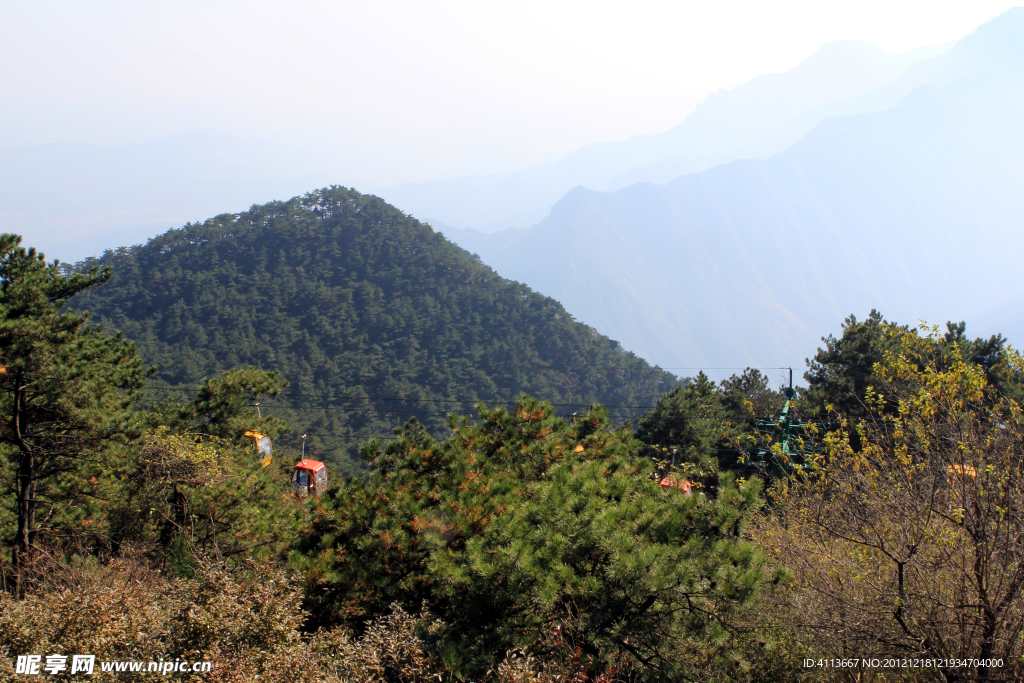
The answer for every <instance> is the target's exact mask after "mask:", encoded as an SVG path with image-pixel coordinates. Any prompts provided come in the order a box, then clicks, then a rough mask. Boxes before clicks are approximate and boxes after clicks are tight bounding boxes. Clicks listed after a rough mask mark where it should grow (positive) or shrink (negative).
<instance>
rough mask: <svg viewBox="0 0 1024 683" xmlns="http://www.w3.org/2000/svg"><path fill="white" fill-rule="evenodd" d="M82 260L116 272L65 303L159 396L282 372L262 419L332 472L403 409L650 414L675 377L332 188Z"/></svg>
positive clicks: (429, 415) (427, 415)
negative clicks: (642, 408) (285, 431)
mask: <svg viewBox="0 0 1024 683" xmlns="http://www.w3.org/2000/svg"><path fill="white" fill-rule="evenodd" d="M96 265H103V266H110V267H111V268H112V271H113V277H112V278H111V280H110V282H109V283H107V284H105V285H103V286H102V287H97V288H94V289H93V290H91V291H89V292H87V293H85V294H83V295H81V296H79V297H77V298H76V299H75V301H74V307H75V308H76V309H77V310H89V311H91V312H92V313H93V318H92V320H93V322H101V323H102V324H103V325H104V326H105V328H106V330H107V331H110V332H112V331H114V330H120V331H122V332H123V333H124V334H125V336H127V337H128V338H129V339H132V340H134V341H135V342H136V343H137V344H138V345H139V348H140V350H141V352H142V355H143V356H144V358H145V359H146V361H147V362H149V363H152V364H155V365H156V366H157V367H158V375H157V379H159V380H162V383H163V384H164V386H166V387H172V386H173V387H179V388H181V387H188V388H191V387H197V386H198V383H199V381H200V380H201V379H202V378H203V377H208V376H212V375H214V374H216V373H220V372H223V371H225V370H228V369H231V368H235V367H238V366H246V365H255V366H257V367H260V368H263V369H267V370H278V371H280V372H281V374H282V376H283V377H284V378H285V379H286V380H288V381H289V382H290V383H291V385H290V387H289V388H288V389H287V390H285V392H284V394H283V395H282V396H281V397H279V398H277V399H266V400H264V401H262V402H261V410H264V411H266V410H270V411H272V412H273V414H275V415H278V416H281V417H284V418H285V419H287V420H288V421H289V422H290V423H291V424H292V426H293V428H294V429H295V433H294V434H293V435H291V437H285V443H291V445H296V446H297V445H298V443H299V440H298V439H299V435H300V434H302V433H304V432H305V433H308V434H310V435H311V436H310V437H309V438H308V439H307V441H306V449H307V450H306V453H307V455H309V454H310V453H311V452H312V453H314V454H316V453H319V454H320V456H322V457H327V458H329V459H332V460H334V461H336V462H337V463H338V464H342V463H344V462H345V460H346V457H345V455H344V454H345V453H352V452H354V447H355V445H356V442H357V441H359V440H363V439H366V438H368V437H371V436H380V435H388V434H390V433H391V429H392V428H393V427H394V426H396V425H398V424H399V423H402V422H405V421H406V420H407V419H408V418H409V417H411V416H413V415H415V416H416V417H418V418H419V419H420V420H421V421H423V422H424V423H425V424H426V425H427V426H428V427H429V428H431V429H432V430H434V431H437V430H440V429H443V428H444V425H445V424H446V420H445V415H446V414H447V413H448V412H453V411H455V412H460V413H469V412H472V408H473V403H474V402H476V401H486V402H488V403H496V402H503V401H513V400H514V399H516V398H517V397H518V395H519V394H520V393H521V392H528V393H530V394H531V395H533V396H536V397H538V398H542V399H545V400H548V401H552V402H554V403H556V404H558V403H562V404H585V403H589V402H591V401H601V402H603V403H606V404H610V405H650V404H652V403H653V402H654V401H655V400H656V399H657V397H659V396H660V395H661V394H663V393H664V392H665V391H667V390H669V389H671V388H672V387H674V386H675V383H676V379H675V378H674V377H673V376H672V375H671V374H669V373H667V372H664V371H662V370H660V369H657V368H652V367H650V366H649V365H648V364H647V363H646V362H644V361H643V360H641V359H640V358H637V357H636V356H634V355H632V354H629V353H624V352H622V351H621V350H618V349H616V348H615V346H616V345H615V344H614V343H612V342H611V341H610V340H609V339H608V338H606V337H604V336H601V335H600V334H598V333H597V332H596V331H595V330H593V329H592V328H590V327H587V326H586V325H583V324H580V323H577V322H575V321H574V320H573V319H572V317H571V316H569V315H568V314H567V313H566V312H565V310H564V309H563V308H562V306H561V305H560V304H559V303H558V302H556V301H554V300H553V299H550V298H547V297H544V296H541V295H540V294H537V293H534V292H533V291H531V290H530V288H529V287H526V286H525V285H522V284H519V283H516V282H511V281H509V280H505V279H502V278H501V277H499V276H497V275H496V274H495V273H494V272H493V271H492V270H491V269H490V268H488V267H487V266H485V265H483V264H481V263H480V261H479V260H478V259H477V258H475V257H474V256H472V255H470V254H469V253H467V252H465V251H464V250H462V249H460V248H459V247H457V246H455V245H453V244H452V243H450V242H449V241H448V240H447V239H445V238H444V237H443V236H442V235H441V234H437V233H435V232H434V231H433V230H432V229H431V228H430V226H428V225H425V224H423V223H421V222H419V221H417V220H415V219H413V218H412V217H409V216H406V215H405V214H403V213H402V212H401V211H399V210H398V209H395V208H394V207H392V206H390V205H388V204H387V203H385V202H384V201H382V200H381V199H379V198H377V197H373V196H366V195H361V194H359V193H358V192H355V191H353V190H348V189H344V188H340V187H332V188H330V189H324V190H320V191H317V192H313V193H311V194H308V195H306V196H304V197H301V198H300V197H296V198H294V199H291V200H289V201H287V202H273V203H270V204H265V205H262V206H254V207H253V208H252V209H250V210H249V211H246V212H244V213H241V214H225V215H221V216H217V217H216V218H212V219H210V220H207V221H205V222H204V223H201V224H200V223H195V224H189V225H186V226H185V227H184V228H181V229H175V230H170V231H168V232H167V233H165V234H164V235H161V236H160V237H157V238H155V239H152V240H150V241H149V242H148V243H147V244H146V245H144V246H135V247H127V248H121V249H117V250H113V251H108V252H106V253H105V254H104V255H103V256H102V257H101V258H98V259H90V260H88V261H86V262H84V263H82V264H79V268H84V269H89V268H91V267H93V266H96ZM169 395H174V394H173V392H167V391H165V392H164V393H155V394H154V398H161V399H163V398H167V397H168V396H169ZM182 398H185V396H184V395H183V396H182ZM396 398H399V399H403V400H392V399H396ZM573 410H574V408H573V407H571V406H567V407H565V408H564V412H565V413H571V412H573ZM622 417H626V415H625V414H622Z"/></svg>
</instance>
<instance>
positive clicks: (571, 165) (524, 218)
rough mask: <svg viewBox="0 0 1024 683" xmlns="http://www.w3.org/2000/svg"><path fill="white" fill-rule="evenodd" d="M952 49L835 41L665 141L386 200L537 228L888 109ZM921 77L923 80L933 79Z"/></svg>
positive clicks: (483, 226)
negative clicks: (617, 195) (611, 193)
mask: <svg viewBox="0 0 1024 683" xmlns="http://www.w3.org/2000/svg"><path fill="white" fill-rule="evenodd" d="M944 49H945V48H925V49H921V50H915V51H913V52H912V53H908V54H906V55H892V54H890V53H888V52H886V51H885V50H883V49H882V48H880V47H878V46H876V45H874V44H872V43H868V42H866V41H836V42H832V43H828V44H826V45H825V46H824V47H822V48H821V49H819V50H818V51H816V52H815V53H814V54H813V55H811V56H810V57H808V58H807V59H806V60H804V61H803V62H802V63H801V64H800V65H798V66H796V67H795V68H793V69H791V70H790V71H787V72H785V73H777V74H768V75H764V76H758V77H757V78H754V79H753V80H751V81H748V82H746V83H743V84H742V85H739V86H737V87H736V88H734V89H732V90H729V91H725V90H721V91H719V92H716V93H713V94H712V95H710V96H709V97H708V98H707V99H706V100H705V101H704V102H703V103H702V104H700V105H699V106H698V107H697V109H696V110H695V111H694V112H693V113H692V114H690V116H688V117H687V118H686V120H685V121H683V122H682V123H680V124H679V125H677V126H675V127H673V128H671V129H669V130H667V131H665V132H663V133H659V134H656V135H642V136H637V137H633V138H630V139H628V140H625V141H622V142H604V143H599V144H594V145H589V146H587V147H584V148H583V149H580V150H577V151H575V152H572V153H570V154H568V155H566V156H565V158H563V159H562V160H560V161H558V162H554V163H551V164H546V165H544V166H540V167H537V168H533V169H527V170H524V171H520V172H518V173H514V174H511V175H508V176H504V175H492V176H475V177H469V178H456V179H451V180H439V181H430V182H423V183H407V184H405V185H399V186H397V187H393V188H386V189H383V190H380V191H378V194H380V195H381V196H382V197H384V198H385V199H387V200H388V201H390V202H392V203H394V204H395V205H397V206H402V207H403V208H405V210H407V211H410V212H412V213H414V214H416V215H417V216H419V217H421V218H423V219H425V220H430V221H433V222H435V223H437V224H439V225H445V226H449V227H455V228H460V229H462V228H474V229H479V230H484V231H487V232H489V231H492V230H494V229H500V228H505V227H509V226H517V227H529V226H531V225H533V224H535V223H536V222H538V221H539V220H541V219H542V218H543V217H544V216H545V215H547V212H548V211H549V210H550V208H551V206H552V205H553V204H554V203H555V201H557V200H558V199H559V198H560V197H561V196H562V195H564V194H565V193H566V192H568V191H569V190H570V189H572V188H573V187H576V186H580V185H582V186H584V187H587V188H589V189H593V190H616V189H620V188H622V187H626V186H627V185H631V184H633V183H636V182H667V181H669V180H671V179H673V178H676V177H678V176H680V175H682V174H684V173H693V172H698V171H702V170H705V169H707V168H710V167H711V166H714V165H716V164H721V163H726V162H729V161H733V160H736V159H745V158H758V159H766V158H768V157H769V156H771V155H772V154H775V153H777V152H780V151H782V150H783V149H785V148H786V147H788V146H789V145H791V144H793V143H794V142H796V141H797V140H798V139H799V138H800V137H801V136H802V135H803V134H805V133H807V132H808V131H809V130H810V129H811V128H813V127H814V126H815V125H816V124H817V123H819V122H820V121H822V120H824V119H825V118H827V117H828V116H831V115H835V114H848V113H860V112H865V111H876V110H878V109H884V108H887V107H888V106H891V105H892V104H895V103H896V101H898V94H899V93H900V92H903V91H905V90H907V87H908V86H906V85H904V86H902V87H901V86H899V85H896V86H895V87H894V88H890V89H889V90H886V91H882V92H880V93H878V94H877V95H875V96H867V95H869V94H871V93H874V92H875V91H876V90H879V88H881V87H882V86H884V85H886V84H894V82H897V81H899V80H900V77H901V75H902V74H904V73H905V72H906V71H908V70H909V68H910V67H911V66H912V65H914V64H916V63H918V62H920V61H921V60H927V59H928V58H929V57H932V56H935V55H937V54H941V53H942V51H943V50H944ZM915 73H916V74H918V77H919V78H924V77H927V73H928V72H927V71H917V72H915ZM911 81H912V82H913V84H914V85H915V86H916V85H918V84H919V83H918V81H917V80H916V79H911ZM890 91H892V92H890ZM904 94H905V92H904ZM894 98H897V99H894Z"/></svg>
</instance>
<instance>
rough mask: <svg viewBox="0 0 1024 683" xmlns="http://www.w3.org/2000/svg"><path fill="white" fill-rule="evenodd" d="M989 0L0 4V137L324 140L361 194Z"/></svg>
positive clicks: (888, 41) (606, 125)
mask: <svg viewBox="0 0 1024 683" xmlns="http://www.w3.org/2000/svg"><path fill="white" fill-rule="evenodd" d="M1012 5H1013V3H1011V2H1005V1H1002V0H973V1H972V2H964V1H963V0H959V1H957V2H936V1H935V0H927V1H926V0H856V2H853V1H850V2H826V1H822V0H811V1H800V0H784V1H776V2H764V1H763V0H750V1H747V0H744V1H733V2H722V1H719V2H707V0H701V1H700V2H638V1H636V0H634V1H633V2H629V3H626V2H616V3H610V2H595V1H594V0H588V1H587V2H553V1H552V0H545V1H544V2H534V1H532V0H516V1H515V2H487V1H481V0H475V1H463V0H417V1H415V2H396V1H382V0H376V1H374V2H316V1H306V2H302V1H297V0H289V1H288V2H258V1H254V0H246V1H245V2H234V1H218V0H202V1H201V2H190V1H185V0H174V1H173V2H165V1H153V0H146V1H144V2H140V1H139V0H131V1H128V2H113V1H96V2H71V1H67V2H49V1H45V0H31V1H29V0H26V1H24V2H10V1H6V0H0V146H12V145H25V144H38V143H48V142H55V141H77V142H88V143H95V144H117V143H125V142H144V141H149V140H153V139H156V138H159V137H163V136H167V135H171V134H174V133H178V132H182V131H186V130H195V129H216V130H219V131H223V132H226V133H230V134H233V135H238V136H258V137H261V138H265V139H269V140H274V141H278V142H284V143H288V144H290V145H295V146H300V147H306V148H318V149H321V150H331V153H332V154H337V155H338V156H339V157H341V158H344V162H345V168H346V169H347V172H348V173H350V174H352V175H353V176H355V177H351V178H349V179H348V180H347V181H348V182H351V183H358V184H361V185H364V186H373V185H376V186H380V185H381V184H387V183H397V182H402V181H408V180H421V179H426V178H428V177H442V176H451V175H458V174H468V173H476V172H494V171H510V170H514V169H517V168H520V167H524V166H526V165H528V164H530V163H532V162H533V161H536V160H550V159H554V158H557V157H558V156H560V155H562V154H564V153H566V152H569V151H571V150H573V149H576V148H578V147H580V146H582V145H585V144H587V143H591V142H597V141H603V140H618V139H624V138H627V137H629V136H631V135H636V134H641V133H653V132H658V131H661V130H664V129H666V128H668V127H670V126H672V125H674V124H677V123H679V122H680V121H682V119H683V118H685V116H686V114H688V113H689V112H690V111H691V110H692V108H693V107H694V106H695V105H696V104H697V103H698V102H699V101H700V100H701V99H703V98H704V97H705V96H706V95H707V94H708V93H710V92H712V91H714V90H717V89H719V88H731V87H733V86H735V85H737V84H739V83H741V82H743V81H746V80H749V79H750V78H752V77H754V76H757V75H760V74H764V73H770V72H776V71H783V70H786V69H789V68H791V67H793V66H795V65H796V64H797V63H799V62H800V61H801V60H803V59H804V58H806V57H807V56H808V55H809V54H810V53H812V52H813V51H814V50H816V49H817V48H818V47H820V46H821V45H822V44H823V43H825V42H828V41H830V40H835V39H863V40H869V41H872V42H875V43H877V44H878V45H880V46H882V47H884V48H886V49H887V50H889V51H890V52H894V53H901V52H905V51H907V50H910V49H912V48H915V47H919V46H923V45H938V44H942V43H945V42H948V41H952V40H955V39H957V38H960V37H962V36H964V35H966V34H967V33H970V32H971V31H973V30H974V29H975V28H976V27H977V26H978V25H979V24H981V23H982V22H984V21H985V20H987V19H990V18H992V17H993V16H995V15H997V14H999V13H1001V12H1003V11H1005V10H1006V9H1008V8H1009V7H1011V6H1012Z"/></svg>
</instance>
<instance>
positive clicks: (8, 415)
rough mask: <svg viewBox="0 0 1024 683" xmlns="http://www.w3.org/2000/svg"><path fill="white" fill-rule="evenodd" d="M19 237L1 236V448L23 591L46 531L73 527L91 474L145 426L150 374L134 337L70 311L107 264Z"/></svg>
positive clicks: (103, 275)
mask: <svg viewBox="0 0 1024 683" xmlns="http://www.w3.org/2000/svg"><path fill="white" fill-rule="evenodd" d="M20 243H21V238H20V237H17V236H15V235H0V358H2V360H0V363H2V367H3V370H2V372H0V416H2V417H3V424H2V425H0V452H2V455H3V457H4V459H5V460H7V462H8V468H7V469H6V470H5V473H6V474H7V479H6V481H5V482H4V484H5V489H6V491H5V494H6V495H5V499H6V502H7V505H9V506H10V507H11V508H12V509H13V511H14V517H15V518H16V520H17V521H16V524H17V528H16V530H15V532H14V534H13V537H12V538H10V539H9V540H8V544H9V546H10V547H11V548H12V551H13V552H12V562H13V566H14V573H15V581H16V586H15V592H16V593H21V592H22V591H23V590H24V586H23V582H22V576H23V572H24V570H25V569H26V567H27V565H28V564H29V563H30V562H31V558H32V553H33V548H34V546H35V545H36V544H37V542H38V541H39V539H40V537H41V536H46V537H47V538H49V539H57V538H60V537H67V536H68V535H69V534H71V533H73V524H74V522H75V520H77V519H80V518H81V514H80V511H79V510H78V506H79V504H80V503H83V501H84V499H85V498H87V496H86V494H87V493H89V491H88V489H89V486H90V485H89V481H88V480H89V476H88V474H86V473H87V472H89V471H96V470H97V469H98V468H99V467H100V466H101V464H102V463H103V461H104V459H105V457H106V456H107V454H108V452H109V450H110V449H111V448H112V447H113V446H115V445H117V444H124V443H127V442H128V441H129V440H130V439H131V438H132V436H133V435H134V434H137V425H136V424H135V421H134V420H133V411H132V404H133V401H134V399H135V398H136V392H137V390H138V389H139V388H140V387H141V385H142V381H143V378H144V376H145V371H144V368H143V365H142V360H141V359H140V358H139V357H138V355H137V354H136V350H135V346H134V344H132V343H130V342H129V341H127V340H126V339H124V338H123V337H121V336H120V335H116V336H112V337H111V336H106V335H104V334H102V331H101V330H99V329H95V328H93V327H91V326H89V325H88V324H87V318H86V317H85V316H81V315H78V314H76V313H75V312H73V311H70V310H67V311H62V309H63V308H64V306H65V304H66V302H67V300H68V299H69V298H70V297H72V296H74V295H75V294H77V293H79V292H81V291H83V290H85V289H87V288H89V287H92V286H94V285H97V284H100V283H102V282H104V281H106V280H107V279H108V278H109V277H110V273H109V271H108V270H93V271H92V272H90V273H88V274H81V273H68V272H67V271H65V270H64V269H62V268H61V266H60V264H59V262H57V261H54V262H53V263H47V262H46V260H45V259H44V257H43V255H42V254H37V253H36V252H35V250H34V249H28V250H26V249H24V248H23V247H21V246H20ZM40 511H41V514H40Z"/></svg>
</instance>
